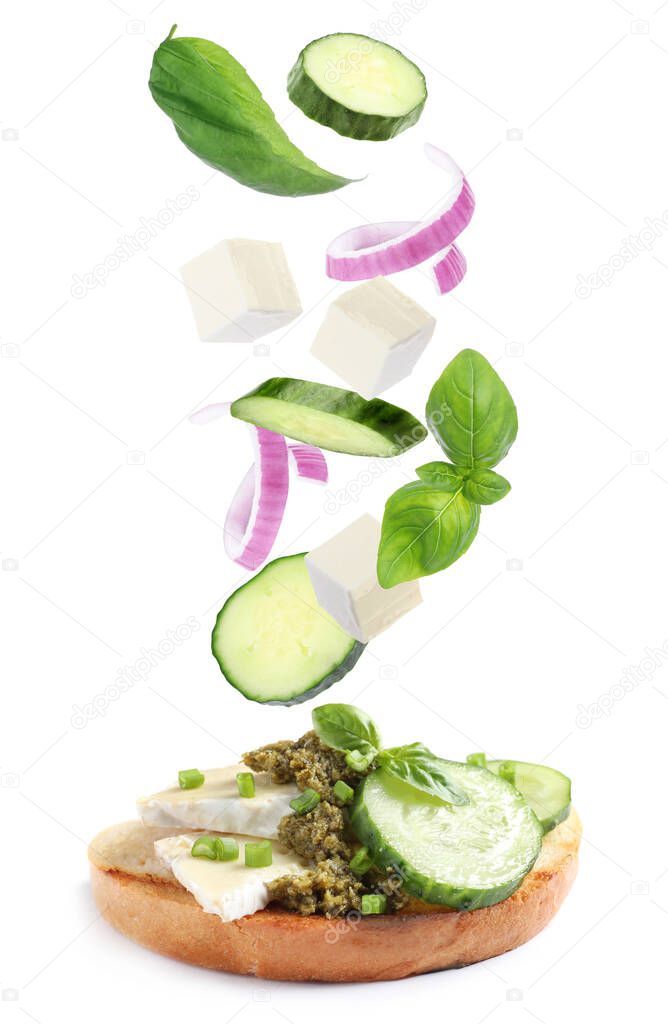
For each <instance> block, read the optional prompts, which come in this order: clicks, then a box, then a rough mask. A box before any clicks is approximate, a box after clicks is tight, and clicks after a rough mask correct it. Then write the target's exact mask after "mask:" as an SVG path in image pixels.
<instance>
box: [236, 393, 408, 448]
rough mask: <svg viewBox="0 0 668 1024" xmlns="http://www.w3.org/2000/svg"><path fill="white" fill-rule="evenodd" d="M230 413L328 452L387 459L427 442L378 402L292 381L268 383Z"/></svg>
mask: <svg viewBox="0 0 668 1024" xmlns="http://www.w3.org/2000/svg"><path fill="white" fill-rule="evenodd" d="M231 413H232V415H233V416H236V418H237V419H239V420H245V421H246V423H253V424H254V425H255V426H256V427H264V428H265V429H266V430H273V431H275V432H276V433H277V434H284V435H285V436H286V437H291V438H293V439H294V440H296V441H303V442H304V443H305V444H313V445H316V446H317V447H318V448H326V449H327V450H328V451H332V452H345V453H346V454H348V455H369V456H375V457H378V458H390V457H392V456H394V455H400V454H401V453H402V452H405V451H407V450H408V449H409V448H412V447H413V446H414V445H416V444H419V442H420V441H423V440H424V438H425V437H426V436H427V431H426V430H425V428H424V427H423V426H422V424H421V423H420V421H419V420H416V418H415V417H414V416H413V415H411V413H409V412H406V410H405V409H400V408H399V407H398V406H396V405H391V404H390V403H389V402H384V401H383V400H382V398H374V399H372V400H371V401H367V400H366V399H364V398H362V396H361V395H358V394H357V393H356V392H354V391H346V390H344V389H343V388H333V387H329V386H328V385H327V384H314V383H312V382H311V381H307V380H295V379H294V378H292V377H272V378H270V379H269V380H266V381H265V382H264V384H260V386H259V387H257V388H255V390H254V391H250V392H249V393H248V394H247V395H244V396H243V397H242V398H238V399H237V400H236V402H232V407H231Z"/></svg>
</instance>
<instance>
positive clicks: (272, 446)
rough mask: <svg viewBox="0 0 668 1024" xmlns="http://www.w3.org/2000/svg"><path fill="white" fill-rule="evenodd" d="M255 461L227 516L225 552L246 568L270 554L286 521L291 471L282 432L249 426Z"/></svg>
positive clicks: (255, 564) (250, 567) (256, 563)
mask: <svg viewBox="0 0 668 1024" xmlns="http://www.w3.org/2000/svg"><path fill="white" fill-rule="evenodd" d="M250 431H251V434H252V436H253V444H254V447H255V462H254V464H253V465H252V466H251V468H250V469H249V470H248V472H247V473H246V475H245V477H244V478H243V480H242V481H241V483H240V484H239V487H238V488H237V492H236V494H235V495H234V497H233V498H232V502H231V504H230V507H229V510H228V513H227V517H226V519H225V528H224V543H225V551H226V552H227V554H228V555H229V556H230V558H231V559H233V560H234V561H235V562H238V563H239V565H243V566H244V567H245V568H246V569H257V567H258V566H259V565H261V564H262V562H264V560H265V559H266V558H267V557H268V555H269V552H270V551H271V549H272V547H273V546H274V541H275V540H276V537H277V535H278V531H279V529H280V527H281V523H282V522H283V513H284V512H285V504H286V502H287V500H288V488H289V483H290V474H289V468H288V446H287V444H286V441H285V438H284V437H283V435H282V434H275V433H274V432H273V430H265V429H264V428H263V427H250Z"/></svg>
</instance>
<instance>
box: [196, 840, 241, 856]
mask: <svg viewBox="0 0 668 1024" xmlns="http://www.w3.org/2000/svg"><path fill="white" fill-rule="evenodd" d="M190 853H191V855H192V856H193V857H205V858H206V859H207V860H237V858H238V857H239V844H238V842H237V841H236V839H232V837H231V836H199V837H198V838H197V839H196V840H195V842H194V843H193V845H192V848H191V850H190Z"/></svg>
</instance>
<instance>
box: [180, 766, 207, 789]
mask: <svg viewBox="0 0 668 1024" xmlns="http://www.w3.org/2000/svg"><path fill="white" fill-rule="evenodd" d="M203 782H204V776H203V775H202V773H201V771H199V769H198V768H184V770H183V771H181V772H179V788H180V789H197V788H198V787H199V786H201V785H202V783H203Z"/></svg>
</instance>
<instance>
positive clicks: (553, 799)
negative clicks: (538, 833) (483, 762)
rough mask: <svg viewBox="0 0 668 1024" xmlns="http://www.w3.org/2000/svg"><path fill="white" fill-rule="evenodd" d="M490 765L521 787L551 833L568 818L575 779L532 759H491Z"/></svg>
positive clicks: (542, 823) (531, 806)
mask: <svg viewBox="0 0 668 1024" xmlns="http://www.w3.org/2000/svg"><path fill="white" fill-rule="evenodd" d="M487 768H488V769H489V771H490V772H494V773H495V774H496V775H499V774H502V775H503V778H505V779H506V780H507V781H508V782H511V783H512V784H513V786H514V787H515V789H518V790H519V791H520V793H521V794H522V796H523V797H524V799H525V800H526V802H527V803H528V805H529V807H530V808H531V809H532V811H533V812H534V814H535V815H536V817H537V818H538V820H539V822H540V823H541V825H542V828H543V832H550V831H551V830H552V829H553V828H556V826H557V825H558V824H559V823H560V822H562V821H565V820H566V818H567V817H568V815H569V812H570V809H571V780H570V779H569V778H568V776H566V775H562V773H561V772H558V771H557V770H556V768H548V767H547V765H544V764H531V763H530V762H528V761H487Z"/></svg>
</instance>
